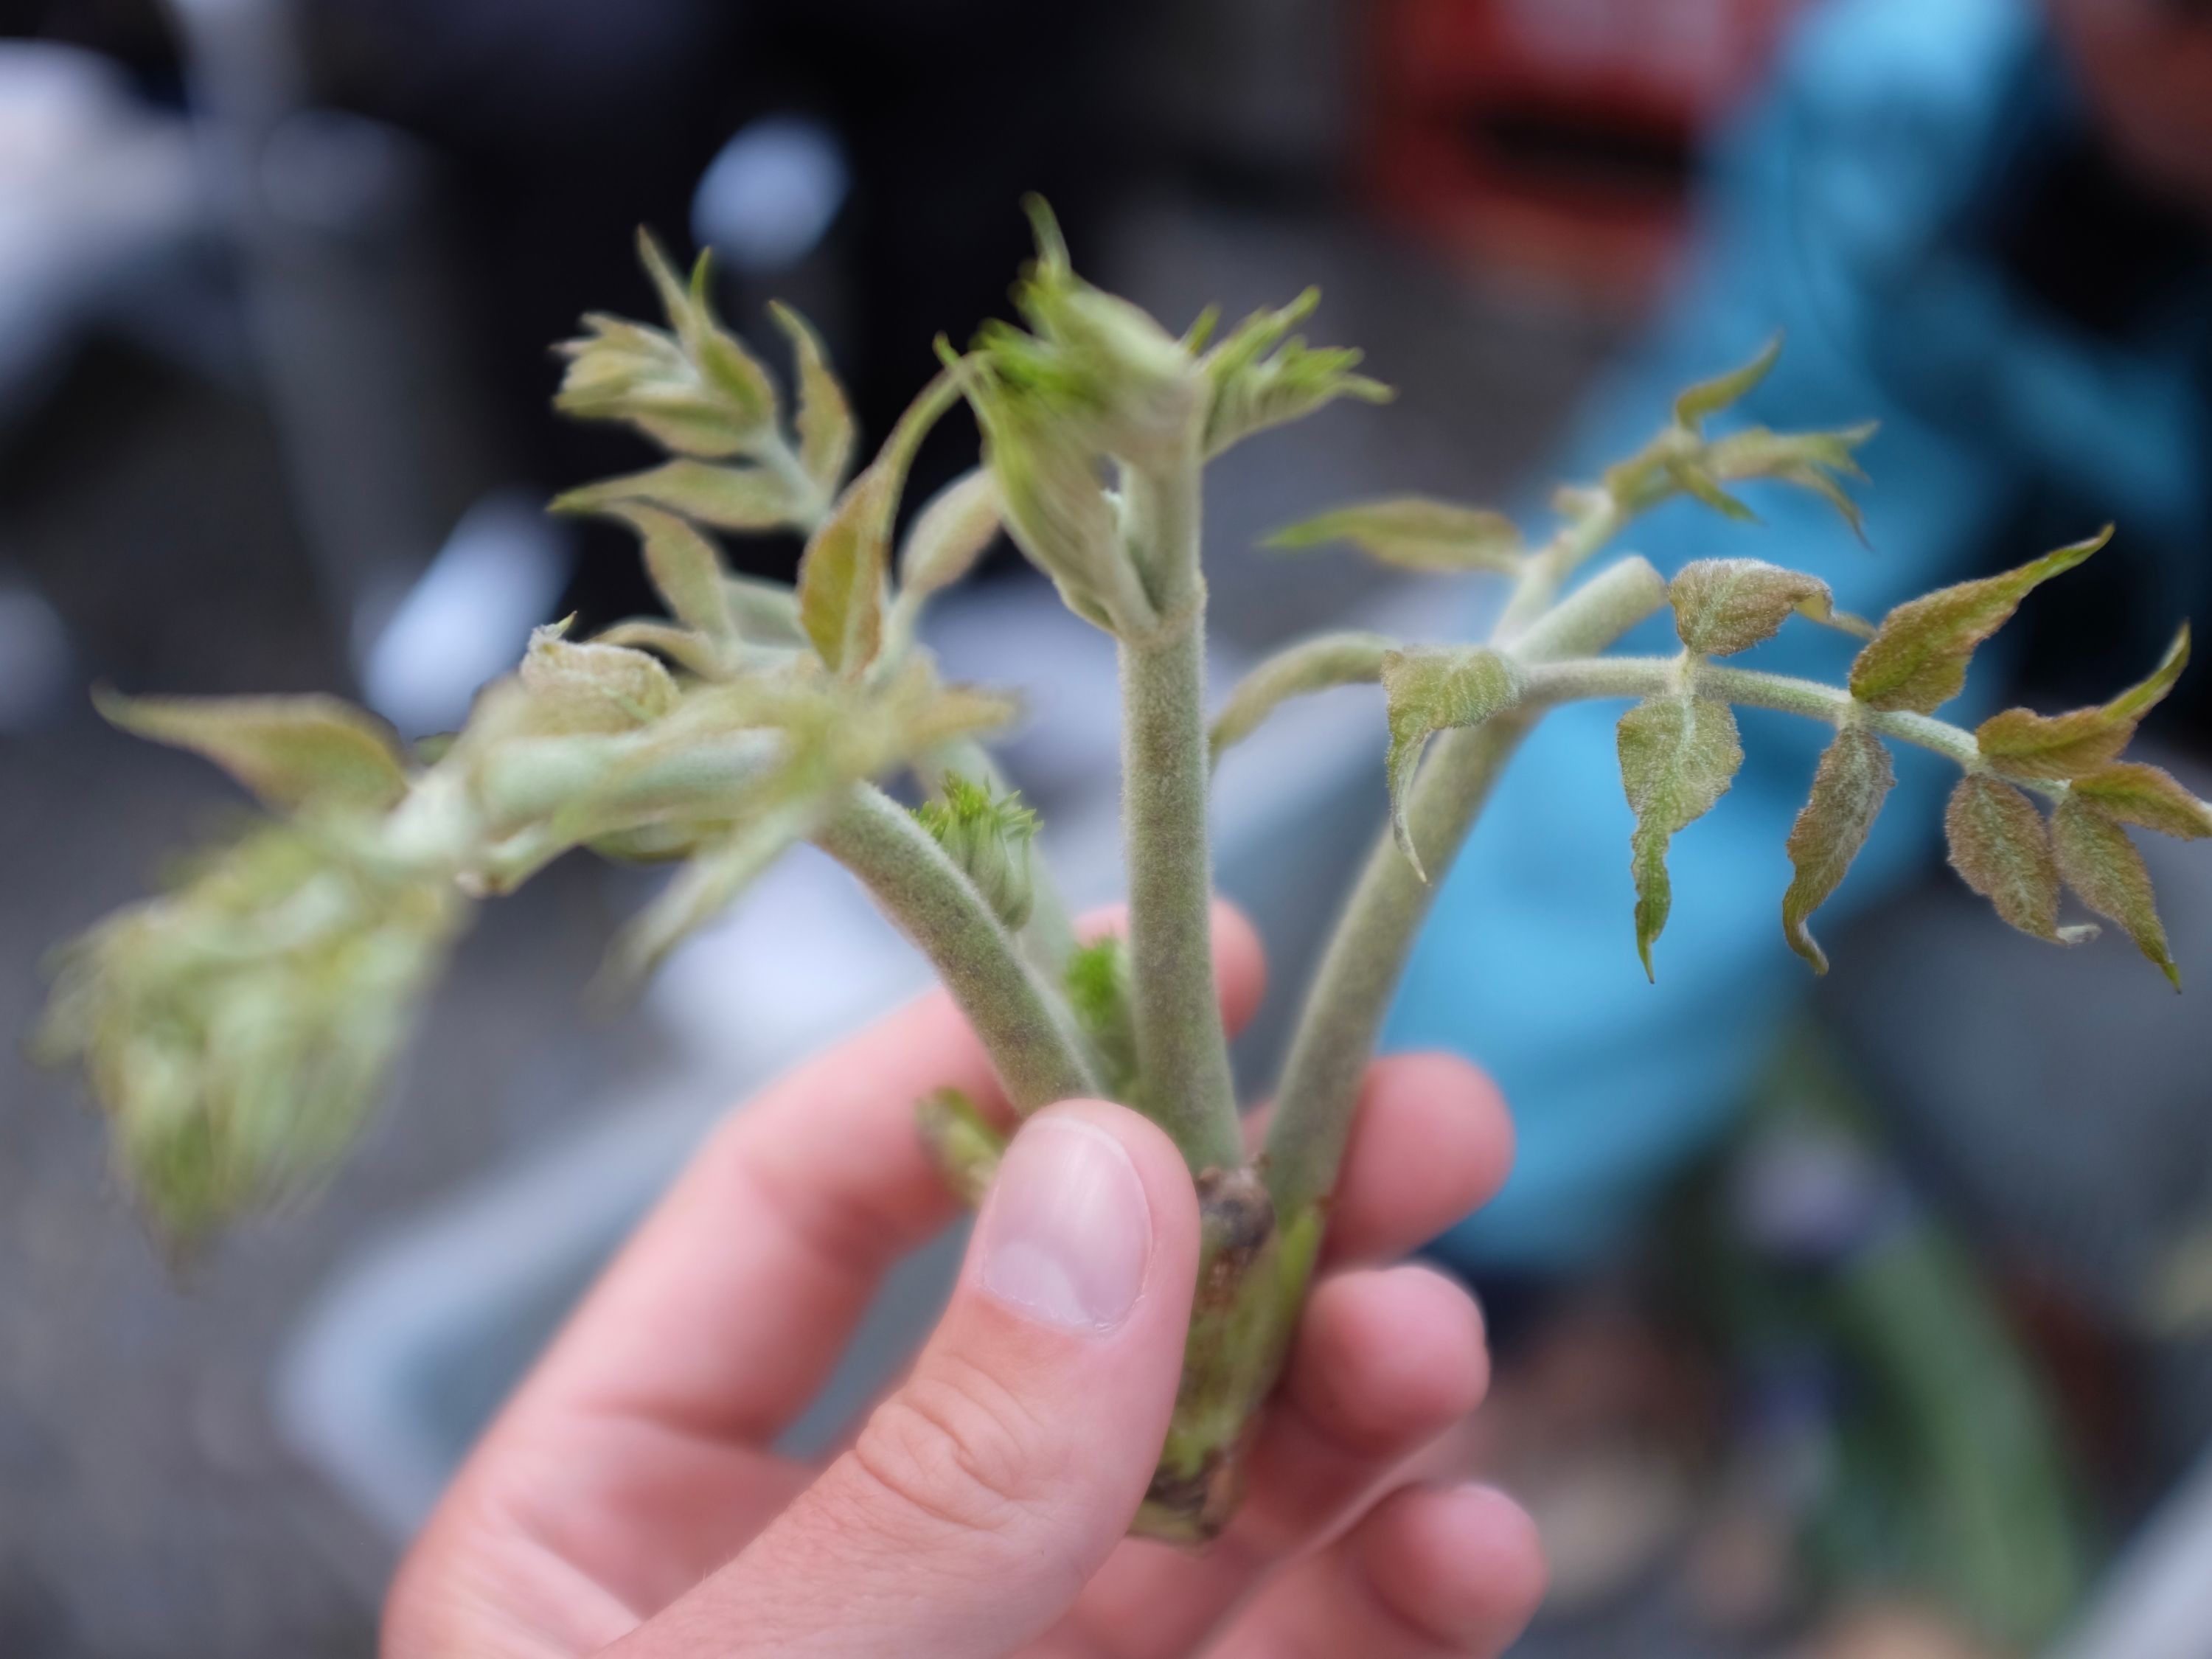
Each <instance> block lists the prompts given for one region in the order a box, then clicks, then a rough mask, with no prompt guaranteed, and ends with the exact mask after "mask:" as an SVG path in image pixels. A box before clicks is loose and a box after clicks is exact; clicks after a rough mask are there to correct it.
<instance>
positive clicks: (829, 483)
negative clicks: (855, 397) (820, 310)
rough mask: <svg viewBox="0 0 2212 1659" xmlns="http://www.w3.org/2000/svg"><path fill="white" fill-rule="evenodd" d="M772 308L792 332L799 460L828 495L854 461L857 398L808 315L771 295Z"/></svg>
mask: <svg viewBox="0 0 2212 1659" xmlns="http://www.w3.org/2000/svg"><path fill="white" fill-rule="evenodd" d="M768 311H769V316H771V317H773V318H775V324H776V326H777V327H778V328H780V329H781V330H782V331H784V332H785V333H786V334H787V335H789V336H790V337H791V349H792V356H793V361H794V362H796V363H797V365H798V369H799V412H798V414H797V415H796V416H793V421H792V424H793V425H794V426H795V427H797V428H798V429H799V465H800V466H801V467H803V468H805V471H806V476H807V477H810V478H811V479H813V480H814V483H815V484H816V486H817V488H818V489H820V490H821V491H822V495H823V499H824V500H828V499H829V497H831V496H833V495H836V491H837V486H838V485H839V484H841V483H844V481H845V469H846V468H847V467H848V466H849V465H852V460H853V444H854V429H853V408H852V404H850V403H849V402H848V401H847V399H846V397H845V388H844V387H843V386H841V385H840V384H839V383H838V380H837V377H836V374H834V373H832V372H831V370H830V368H829V354H828V353H826V352H824V351H823V349H822V340H821V337H819V336H818V335H817V334H816V333H815V331H814V330H813V327H812V325H810V324H809V323H808V322H807V320H806V319H805V318H804V317H802V316H800V315H799V313H797V312H796V311H793V309H792V308H791V307H789V306H787V305H785V304H784V303H783V302H782V301H769V307H768Z"/></svg>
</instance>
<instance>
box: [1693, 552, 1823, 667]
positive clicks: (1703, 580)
mask: <svg viewBox="0 0 2212 1659" xmlns="http://www.w3.org/2000/svg"><path fill="white" fill-rule="evenodd" d="M1667 599H1668V603H1669V604H1671V605H1673V606H1674V632H1675V634H1676V635H1677V636H1678V637H1680V640H1681V641H1682V645H1683V648H1684V649H1686V650H1689V651H1694V652H1696V653H1698V654H1699V656H1701V657H1727V656H1733V655H1734V654H1735V653H1737V652H1739V651H1748V650H1750V649H1751V647H1753V646H1754V645H1760V644H1763V643H1765V641H1768V640H1771V639H1772V638H1773V637H1774V635H1776V634H1777V633H1778V632H1779V631H1780V630H1781V628H1782V624H1783V623H1784V622H1786V621H1788V620H1789V619H1790V617H1792V616H1808V617H1813V618H1814V620H1816V621H1828V620H1831V619H1832V617H1833V616H1834V614H1835V613H1834V607H1833V606H1832V604H1831V602H1830V600H1829V597H1828V585H1827V583H1826V582H1824V581H1822V580H1820V578H1819V577H1818V576H1808V575H1806V574H1803V573H1802V572H1800V571H1796V570H1784V569H1783V568H1781V567H1780V566H1779V565H1772V564H1765V563H1762V562H1760V561H1759V560H1757V559H1699V560H1698V561H1696V562H1694V563H1691V564H1686V565H1684V566H1683V567H1682V568H1681V569H1680V572H1678V573H1677V574H1676V575H1675V577H1674V580H1673V581H1672V582H1670V583H1669V584H1668V588H1667Z"/></svg>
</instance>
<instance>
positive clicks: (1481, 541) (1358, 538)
mask: <svg viewBox="0 0 2212 1659" xmlns="http://www.w3.org/2000/svg"><path fill="white" fill-rule="evenodd" d="M1329 542H1350V543H1351V544H1352V545H1353V546H1355V547H1357V548H1358V549H1359V550H1360V551H1361V552H1363V553H1364V554H1366V555H1367V556H1369V557H1370V558H1371V559H1375V560H1377V561H1379V562H1382V563H1383V564H1389V565H1395V566H1397V567H1398V568H1400V569H1401V570H1441V571H1461V570H1497V571H1503V572H1504V573H1505V574H1508V575H1510V574H1516V573H1517V572H1518V571H1519V570H1520V568H1521V567H1522V563H1523V562H1525V560H1524V557H1523V555H1522V550H1521V531H1520V527H1519V526H1516V524H1515V523H1514V522H1513V520H1510V519H1509V518H1507V517H1506V516H1505V515H1504V513H1493V512H1491V511H1490V510H1489V509H1487V508H1486V507H1458V506H1455V505H1453V504H1452V503H1451V502H1449V501H1430V500H1428V499H1427V498H1425V497H1424V496H1419V495H1397V496H1393V497H1391V498H1390V499H1389V500H1387V501H1365V502H1363V503H1361V504H1360V505H1358V506H1357V507H1339V508H1337V509H1336V510H1335V511H1334V512H1333V513H1322V514H1320V515H1319V516H1318V517H1316V518H1311V519H1308V520H1304V522H1302V523H1299V524H1294V525H1291V526H1289V527H1288V528H1287V529H1284V530H1279V531H1277V532H1275V533H1274V534H1273V535H1272V536H1270V537H1268V538H1267V540H1266V541H1265V542H1263V543H1261V546H1263V547H1273V548H1281V549H1285V550H1295V549H1300V548H1308V547H1320V546H1322V545H1323V544H1326V543H1329Z"/></svg>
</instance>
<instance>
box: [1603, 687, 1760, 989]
mask: <svg viewBox="0 0 2212 1659" xmlns="http://www.w3.org/2000/svg"><path fill="white" fill-rule="evenodd" d="M1616 741H1617V744H1618V747H1619V749H1620V781H1621V783H1622V786H1623V787H1625V788H1626V791H1627V793H1628V804H1629V806H1630V807H1631V808H1632V810H1633V811H1635V813H1636V832H1635V834H1634V835H1633V836H1631V837H1630V841H1629V868H1630V870H1631V872H1632V873H1633V874H1634V876H1635V878H1636V953H1637V955H1638V956H1639V957H1642V958H1643V961H1644V975H1645V976H1646V977H1647V978H1649V977H1652V976H1653V975H1652V969H1651V945H1652V942H1653V941H1654V940H1655V939H1657V938H1658V937H1659V934H1660V932H1661V930H1662V928H1664V927H1666V926H1667V913H1668V910H1669V909H1671V908H1673V905H1674V884H1673V883H1672V882H1671V881H1669V880H1668V876H1667V844H1668V842H1670V841H1672V840H1673V839H1674V836H1675V835H1676V833H1677V832H1679V831H1680V830H1681V829H1684V828H1685V827H1686V826H1687V825H1689V824H1692V823H1695V822H1696V821H1697V820H1698V819H1699V818H1701V817H1704V816H1705V814H1706V813H1707V812H1709V811H1711V810H1712V807H1713V803H1714V802H1716V801H1717V800H1718V799H1720V798H1721V797H1722V796H1723V794H1725V793H1728V787H1729V783H1730V782H1731V781H1734V779H1735V774H1736V769H1737V768H1738V767H1740V766H1741V765H1742V764H1743V744H1741V742H1740V741H1739V740H1738V738H1737V737H1736V729H1735V711H1734V710H1733V709H1731V708H1729V706H1728V704H1726V703H1724V702H1714V701H1713V700H1712V699H1711V698H1709V697H1689V696H1668V697H1649V698H1646V699H1645V700H1644V702H1639V703H1638V704H1637V705H1636V706H1635V707H1634V708H1632V709H1630V710H1629V711H1628V712H1627V713H1626V714H1623V715H1622V716H1621V717H1620V728H1619V730H1618V732H1617V734H1616Z"/></svg>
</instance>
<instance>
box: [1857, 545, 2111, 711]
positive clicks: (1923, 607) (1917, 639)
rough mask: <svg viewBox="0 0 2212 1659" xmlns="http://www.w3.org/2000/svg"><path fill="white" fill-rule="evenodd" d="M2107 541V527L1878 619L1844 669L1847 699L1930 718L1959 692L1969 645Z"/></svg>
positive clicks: (1971, 648) (1908, 603) (1970, 651)
mask: <svg viewBox="0 0 2212 1659" xmlns="http://www.w3.org/2000/svg"><path fill="white" fill-rule="evenodd" d="M2111 539H2112V526H2110V525H2106V526H2105V527H2104V529H2103V530H2101V531H2100V532H2098V533H2097V534H2096V535H2094V536H2092V537H2090V538H2088V539H2087V541H2081V542H2075V543H2073V544H2070V545H2069V546H2066V547H2062V548H2058V549H2056V550H2053V551H2051V552H2049V553H2046V554H2045V555H2044V556H2042V557H2041V558H2039V559H2033V560H2031V561H2029V562H2027V563H2026V564H2024V565H2022V566H2021V567H2020V568H2018V569H2017V570H2008V571H2006V572H2004V573H2003V574H2002V575H1996V576H1984V577H1982V578H1981V579H1979V580H1976V581H1969V582H1960V583H1959V584H1958V585H1957V586H1953V587H1945V588H1939V589H1938V590H1937V591H1936V592H1933V593H1929V594H1928V595H1926V596H1925V597H1924V598H1922V599H1908V600H1906V601H1905V603H1904V604H1903V605H1899V606H1898V607H1897V608H1896V609H1895V610H1894V611H1891V612H1890V613H1889V614H1888V615H1887V617H1883V618H1882V619H1881V626H1880V627H1879V628H1877V629H1875V635H1874V638H1872V639H1871V640H1869V641H1867V644H1866V647H1865V649H1863V650H1862V651H1861V652H1860V653H1859V654H1858V657H1857V660H1856V661H1854V662H1853V663H1852V664H1851V678H1850V685H1851V695H1852V696H1855V697H1857V699H1858V700H1859V701H1860V702H1863V703H1865V704H1866V705H1867V706H1868V707H1869V708H1881V709H1897V708H1905V709H1911V710H1912V711H1913V712H1914V713H1916V714H1932V713H1933V712H1934V711H1935V710H1936V708H1940V707H1941V706H1942V704H1944V703H1947V702H1949V701H1950V700H1951V699H1952V698H1954V697H1955V696H1958V695H1959V693H1960V690H1962V689H1963V688H1964V687H1965V685H1966V665H1967V664H1968V663H1970V662H1971V661H1972V659H1973V655H1974V647H1976V646H1978V645H1979V644H1980V643H1981V642H1982V641H1984V640H1985V639H1987V638H1989V636H1990V635H1992V634H1994V633H1996V631H1997V629H2000V628H2002V627H2003V626H2004V625H2005V623H2007V622H2008V620H2010V619H2011V617H2012V613H2013V612H2014V611H2015V610H2017V609H2018V608H2019V606H2020V602H2021V600H2022V599H2026V598H2027V595H2028V594H2029V593H2031V592H2033V591H2034V590H2035V588H2036V587H2038V586H2040V585H2041V584H2042V583H2044V582H2046V581H2048V580H2051V578H2052V577H2053V576H2056V575H2057V574H2060V573H2061V572H2063V571H2068V570H2071V569H2072V568H2074V567H2075V565H2077V564H2079V563H2081V561H2082V560H2084V559H2086V558H2087V557H2088V556H2090V555H2091V554H2092V553H2094V552H2095V551H2096V550H2098V549H2099V548H2100V547H2102V546H2103V545H2104V544H2106V542H2108V541H2110V540H2111Z"/></svg>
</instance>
